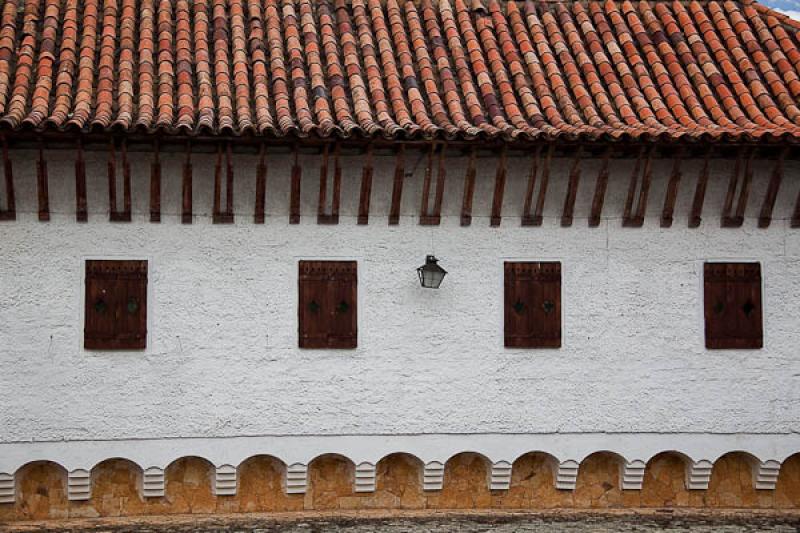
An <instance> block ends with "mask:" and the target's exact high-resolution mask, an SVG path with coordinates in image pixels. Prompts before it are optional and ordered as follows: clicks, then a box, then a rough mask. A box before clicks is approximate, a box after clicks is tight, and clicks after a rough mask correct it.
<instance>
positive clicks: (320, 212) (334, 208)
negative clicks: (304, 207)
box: [317, 142, 342, 224]
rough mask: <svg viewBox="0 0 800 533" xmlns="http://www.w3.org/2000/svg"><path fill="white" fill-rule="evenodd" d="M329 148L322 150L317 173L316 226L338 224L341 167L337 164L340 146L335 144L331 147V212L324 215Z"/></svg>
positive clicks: (326, 146)
mask: <svg viewBox="0 0 800 533" xmlns="http://www.w3.org/2000/svg"><path fill="white" fill-rule="evenodd" d="M329 151H330V147H329V146H328V145H327V144H326V145H325V147H324V148H323V149H322V165H320V171H319V203H318V204H317V224H338V223H339V204H340V202H341V194H342V166H341V163H340V162H339V153H340V151H341V146H340V144H339V143H338V142H337V143H336V144H335V145H334V147H333V190H332V191H331V196H332V198H331V211H330V213H326V212H325V209H326V204H327V194H328V164H329V156H330V154H329Z"/></svg>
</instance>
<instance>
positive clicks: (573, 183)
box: [561, 146, 583, 227]
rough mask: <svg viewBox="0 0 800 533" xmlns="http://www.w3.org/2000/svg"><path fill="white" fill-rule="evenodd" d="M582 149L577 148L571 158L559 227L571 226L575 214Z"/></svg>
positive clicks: (580, 147)
mask: <svg viewBox="0 0 800 533" xmlns="http://www.w3.org/2000/svg"><path fill="white" fill-rule="evenodd" d="M582 155H583V147H582V146H579V147H578V150H577V151H576V152H575V155H574V156H573V158H572V166H571V167H570V171H569V183H568V184H567V195H566V196H565V197H564V211H563V212H562V214H561V226H563V227H569V226H572V219H573V215H574V212H575V198H576V197H577V196H578V182H579V181H580V178H581V166H580V165H581V156H582Z"/></svg>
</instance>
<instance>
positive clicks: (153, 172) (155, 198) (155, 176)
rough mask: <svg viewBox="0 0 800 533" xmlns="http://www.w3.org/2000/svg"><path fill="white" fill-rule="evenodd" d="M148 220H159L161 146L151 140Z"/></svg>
mask: <svg viewBox="0 0 800 533" xmlns="http://www.w3.org/2000/svg"><path fill="white" fill-rule="evenodd" d="M150 222H161V146H160V144H159V142H158V139H156V140H155V142H153V161H152V163H150Z"/></svg>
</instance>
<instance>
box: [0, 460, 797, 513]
mask: <svg viewBox="0 0 800 533" xmlns="http://www.w3.org/2000/svg"><path fill="white" fill-rule="evenodd" d="M556 469H557V465H556V462H555V460H554V459H553V458H552V457H551V456H549V455H547V454H543V453H531V454H527V455H524V456H522V457H520V458H518V459H517V460H516V461H515V462H514V464H513V465H512V473H511V482H510V486H509V488H508V489H507V490H490V488H489V482H488V481H489V477H490V471H491V465H490V464H489V462H488V461H487V460H486V459H485V458H484V457H483V456H482V455H479V454H475V453H461V454H458V455H456V456H454V457H452V458H451V459H450V460H449V461H447V463H446V464H445V469H444V482H443V485H442V488H441V490H429V491H426V490H424V486H423V464H422V462H421V461H420V460H418V459H416V458H415V457H413V456H411V455H406V454H393V455H390V456H387V457H385V458H384V459H382V460H381V461H380V462H378V464H377V466H376V477H375V490H374V491H373V492H356V490H355V473H356V472H355V470H356V468H355V465H354V464H353V463H352V462H351V461H349V460H348V459H346V458H344V457H342V456H339V455H324V456H321V457H318V458H317V459H315V460H314V461H312V462H311V464H310V465H309V466H308V476H307V487H306V492H305V494H287V491H286V467H285V465H284V464H283V463H282V462H281V461H279V460H278V459H275V458H273V457H270V456H256V457H252V458H250V459H248V460H247V461H245V462H243V463H242V464H241V465H239V467H238V469H237V486H236V493H235V495H232V496H220V495H215V494H214V489H213V487H214V476H215V469H214V466H213V465H212V464H211V463H210V462H208V461H206V460H205V459H201V458H197V457H185V458H182V459H179V460H177V461H174V462H173V463H172V464H171V465H170V466H169V467H168V468H167V469H166V472H165V495H164V496H163V497H156V498H144V496H143V494H142V477H143V472H142V471H141V469H140V468H139V467H138V466H136V465H135V464H134V463H131V462H129V461H126V460H124V459H110V460H107V461H103V462H102V463H99V464H98V465H96V466H95V467H94V468H93V469H92V470H91V476H90V477H91V496H90V498H89V500H88V501H83V502H79V501H69V499H68V496H67V495H68V492H67V472H66V470H65V469H63V468H62V467H60V466H59V465H57V464H55V463H50V462H35V463H29V464H27V465H26V466H24V467H22V468H21V469H20V470H19V471H17V473H16V475H15V483H16V501H15V502H14V503H10V504H2V505H0V522H3V521H15V520H40V519H63V518H85V517H105V516H136V515H158V514H187V513H188V514H207V513H239V512H241V513H246V512H291V511H304V510H305V511H308V510H361V509H417V510H420V509H552V508H568V509H612V508H663V507H667V508H686V507H692V508H748V509H798V508H800V454H797V455H794V456H792V457H791V458H789V459H787V460H786V461H785V462H784V463H783V464H782V465H781V469H780V474H779V477H778V482H777V485H776V487H775V489H774V490H757V489H755V488H754V482H753V479H754V478H753V467H752V461H751V458H750V457H749V456H747V455H746V454H742V453H730V454H727V455H725V456H723V457H721V458H720V459H718V460H717V461H716V462H715V463H714V468H713V471H712V474H711V480H710V483H709V486H708V489H706V490H688V489H687V488H686V480H685V477H686V464H685V461H684V459H683V457H681V456H679V455H678V454H674V453H664V454H660V455H657V456H655V457H654V458H652V459H651V460H650V461H649V462H648V463H647V465H646V467H645V472H644V482H643V484H642V488H641V490H623V489H622V488H621V487H622V480H621V476H622V464H621V462H620V459H619V457H618V456H616V455H613V454H610V453H602V452H601V453H596V454H592V455H590V456H589V457H587V458H586V459H584V460H583V461H582V462H581V464H580V467H579V470H578V476H577V484H576V487H575V489H574V490H558V489H556V486H555V475H556Z"/></svg>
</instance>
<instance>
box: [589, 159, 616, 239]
mask: <svg viewBox="0 0 800 533" xmlns="http://www.w3.org/2000/svg"><path fill="white" fill-rule="evenodd" d="M610 159H611V147H610V146H609V147H608V148H606V152H605V154H604V155H603V162H602V164H601V166H600V172H598V173H597V183H596V184H595V186H594V198H593V199H592V212H591V213H590V214H589V227H590V228H596V227H597V226H599V225H600V219H601V218H602V216H603V203H605V198H606V189H607V188H608V165H609V162H610Z"/></svg>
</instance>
